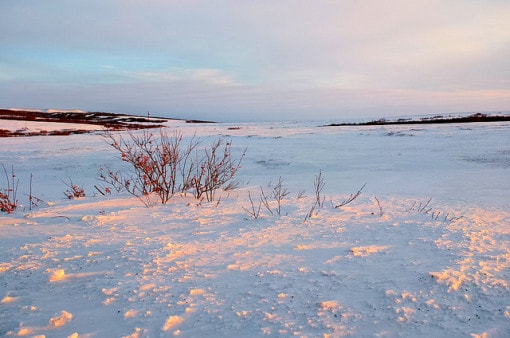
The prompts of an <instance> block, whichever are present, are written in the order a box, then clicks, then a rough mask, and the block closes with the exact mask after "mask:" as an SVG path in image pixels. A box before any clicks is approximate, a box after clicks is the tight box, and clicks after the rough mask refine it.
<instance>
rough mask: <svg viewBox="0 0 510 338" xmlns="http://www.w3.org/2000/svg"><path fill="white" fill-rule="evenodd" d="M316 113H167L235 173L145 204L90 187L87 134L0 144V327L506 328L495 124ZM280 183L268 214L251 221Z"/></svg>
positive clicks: (487, 333) (506, 137)
mask: <svg viewBox="0 0 510 338" xmlns="http://www.w3.org/2000/svg"><path fill="white" fill-rule="evenodd" d="M3 123H10V122H3ZM319 124H321V123H316V124H314V123H282V124H277V123H270V124H207V125H197V124H185V123H183V122H179V121H173V122H170V123H168V127H169V129H170V130H171V129H172V128H179V129H180V130H182V131H183V133H184V134H185V136H187V137H190V136H192V135H193V134H194V133H196V134H197V136H199V137H201V138H202V139H203V140H204V143H207V141H209V140H212V139H214V138H216V137H218V136H228V137H229V138H230V139H232V144H233V145H232V149H233V153H234V155H235V154H240V153H241V152H242V150H243V149H244V148H247V152H246V157H245V159H244V160H243V167H242V169H241V170H240V171H239V173H238V174H239V176H238V178H239V180H240V183H241V184H240V188H239V189H237V190H233V191H228V192H224V193H222V196H221V200H220V202H219V203H218V202H217V201H214V202H210V203H207V202H205V201H204V202H202V203H198V202H197V201H195V200H193V199H192V198H191V197H189V196H188V197H181V196H175V197H174V198H173V199H171V200H170V202H169V203H168V204H167V205H157V206H153V207H151V208H146V207H145V206H144V205H143V204H142V203H141V202H140V201H139V200H137V199H136V198H134V197H131V196H128V195H115V194H114V195H111V196H101V195H99V194H97V191H96V190H95V189H94V185H100V184H101V182H100V181H98V175H97V172H98V169H99V167H100V166H101V165H104V164H109V165H112V166H115V165H120V164H121V163H120V160H119V159H118V156H117V154H115V152H114V151H113V149H112V148H111V147H109V146H108V145H107V144H106V143H105V142H104V140H103V139H102V138H101V136H100V135H97V134H89V135H71V136H62V137H61V136H46V137H25V138H4V139H1V140H0V142H1V145H2V146H1V149H0V163H3V164H4V165H5V166H6V167H7V168H8V169H10V168H11V165H12V166H13V167H14V170H15V172H16V175H17V178H18V179H19V180H20V183H19V188H18V199H19V202H20V204H22V206H21V207H20V208H19V209H18V210H17V211H16V212H15V213H13V214H5V213H2V214H0V336H29V337H33V336H37V337H41V336H46V337H68V336H72V337H159V336H178V335H180V336H182V337H203V336H210V337H234V336H236V337H248V336H298V337H321V336H323V337H341V336H355V337H395V336H401V337H508V336H510V292H509V283H510V202H509V201H510V179H509V178H510V128H509V127H510V124H509V123H485V124H463V125H460V124H459V125H455V124H452V125H426V126H417V125H415V126H377V127H323V128H321V127H317V125H319ZM0 128H1V126H0ZM45 128H47V126H45ZM319 172H322V175H323V176H324V180H325V188H324V194H325V195H326V203H325V204H324V207H323V208H321V209H320V210H319V213H318V214H317V215H314V216H313V217H312V218H309V219H307V220H306V221H304V220H305V217H306V215H307V213H308V212H309V210H310V208H311V206H312V205H313V202H314V191H313V187H314V185H313V182H314V178H315V176H316V175H317V174H318V173H319ZM31 174H32V176H33V178H32V192H33V195H34V196H36V197H37V198H39V199H41V200H42V201H44V202H42V201H39V202H38V206H36V207H34V208H32V210H29V208H28V197H27V194H28V192H29V182H30V175H31ZM279 177H281V178H282V180H283V183H284V184H285V185H286V187H287V189H288V190H289V191H290V192H291V194H290V195H289V196H287V198H286V199H285V200H284V201H283V212H282V215H280V216H279V215H276V214H274V215H272V214H270V213H269V212H268V211H267V210H265V209H262V211H261V216H260V217H259V218H258V219H254V218H253V217H251V216H250V214H249V213H248V212H247V211H246V210H245V209H249V208H250V202H249V199H248V192H250V193H251V196H252V197H255V198H258V195H259V192H260V186H263V187H267V185H268V184H270V183H275V182H276V181H277V180H278V178H279ZM69 178H71V179H72V181H73V182H74V183H75V184H78V185H83V186H84V188H85V192H86V193H87V196H86V197H84V198H80V199H75V200H68V199H66V198H65V196H64V194H63V192H64V191H65V190H66V189H67V187H66V186H65V184H64V183H63V182H62V181H64V182H68V181H69ZM365 183H366V187H365V188H364V189H363V191H362V193H361V195H360V196H359V197H358V198H357V199H355V200H354V201H353V202H352V203H351V204H348V205H347V206H344V207H342V208H339V209H335V208H333V206H332V205H333V204H339V203H340V202H341V201H343V200H345V199H346V198H348V197H349V196H350V195H351V194H352V193H355V192H356V191H357V190H358V189H359V188H360V187H361V186H362V185H363V184H365ZM1 187H5V179H3V177H2V178H1V179H0V188H1ZM302 190H305V191H306V192H305V194H304V197H303V196H301V198H298V195H300V192H302ZM429 199H431V201H430V203H429V204H428V205H427V207H426V208H424V206H425V204H426V203H427V202H428V201H429ZM377 201H379V203H380V206H381V208H379V204H378V202H377ZM381 211H382V213H381Z"/></svg>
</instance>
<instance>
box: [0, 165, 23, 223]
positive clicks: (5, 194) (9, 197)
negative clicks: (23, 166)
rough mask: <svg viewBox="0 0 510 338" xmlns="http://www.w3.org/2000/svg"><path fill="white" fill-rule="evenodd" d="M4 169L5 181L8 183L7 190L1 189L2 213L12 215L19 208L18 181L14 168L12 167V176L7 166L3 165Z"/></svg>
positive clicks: (0, 203)
mask: <svg viewBox="0 0 510 338" xmlns="http://www.w3.org/2000/svg"><path fill="white" fill-rule="evenodd" d="M2 168H3V170H4V174H5V180H6V182H7V188H2V189H0V211H1V212H6V213H9V214H10V213H11V212H13V211H14V210H15V209H16V208H17V207H18V199H17V192H18V182H19V181H18V180H17V179H16V175H15V174H14V168H13V167H11V174H10V175H9V173H8V172H7V169H6V168H5V165H3V164H2Z"/></svg>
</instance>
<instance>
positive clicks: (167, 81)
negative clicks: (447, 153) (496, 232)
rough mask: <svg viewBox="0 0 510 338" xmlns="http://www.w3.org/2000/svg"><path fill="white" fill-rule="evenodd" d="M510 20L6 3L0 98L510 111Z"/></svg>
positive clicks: (472, 8) (465, 6)
mask: <svg viewBox="0 0 510 338" xmlns="http://www.w3.org/2000/svg"><path fill="white" fill-rule="evenodd" d="M509 17H510V2H508V1H498V0H486V1H479V0H443V1H439V0H430V1H418V0H388V1H376V0H360V1H300V0H292V1H291V0H282V1H256V2H254V1H242V0H241V1H239V0H236V1H233V0H232V1H221V2H211V1H162V0H161V1H150V2H147V1H135V0H130V1H125V0H123V1H121V0H103V1H96V0H91V1H86V2H85V1H84V2H70V1H65V0H50V1H45V2H44V3H43V2H41V3H39V2H33V1H13V2H2V3H1V4H0V44H2V46H3V47H5V51H6V52H3V53H2V55H0V90H1V91H0V100H1V101H2V102H6V103H8V104H9V105H10V106H13V105H20V106H22V105H30V106H34V105H35V106H36V105H42V104H47V105H51V102H56V103H58V102H63V103H65V104H66V106H67V107H70V108H81V109H89V108H88V107H97V108H94V109H102V110H106V109H110V108H111V109H117V110H118V109H122V110H125V111H127V112H136V111H137V110H139V109H146V108H143V107H147V108H148V109H152V110H158V111H161V112H168V114H173V113H174V112H177V113H179V114H183V115H185V114H189V115H190V117H193V116H191V115H193V114H198V115H207V114H209V115H212V114H221V115H222V116H227V115H228V114H230V115H231V116H232V118H237V117H241V118H243V116H242V115H240V116H237V115H234V114H243V112H246V114H247V118H248V117H249V118H251V117H252V116H254V115H256V116H260V117H261V118H266V117H272V118H274V117H275V116H276V117H278V116H281V117H282V118H288V117H295V118H299V117H300V116H304V114H305V113H307V112H308V113H309V114H315V116H324V117H335V116H338V117H342V116H344V115H346V114H351V115H355V114H364V115H368V114H371V115H374V114H383V113H384V114H392V113H394V112H397V113H403V114H405V113H406V112H409V113H429V112H437V111H439V112H441V111H444V110H448V111H466V110H467V111H470V110H480V109H486V110H508V109H510V108H508V107H510V99H508V96H505V95H506V94H508V91H509V90H510V61H509V60H510V21H509V20H508V18H509ZM38 93H44V95H39V94H38ZM28 94H30V95H28ZM27 98H32V100H33V102H26V103H25V102H24V101H23V100H27ZM73 102H75V104H76V105H80V106H79V107H72V106H73ZM99 105H102V107H103V108H101V107H98V106H99ZM151 107H152V108H151ZM43 108H44V107H43ZM298 113H299V114H300V115H296V114H298ZM210 118H211V119H214V116H210Z"/></svg>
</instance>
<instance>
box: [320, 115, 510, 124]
mask: <svg viewBox="0 0 510 338" xmlns="http://www.w3.org/2000/svg"><path fill="white" fill-rule="evenodd" d="M503 121H510V115H488V114H484V113H475V114H471V115H468V116H458V117H452V116H446V117H445V116H442V115H436V116H433V117H422V118H420V119H418V120H413V119H398V120H386V119H379V120H374V121H369V122H360V123H331V124H327V125H323V126H321V127H342V126H382V125H398V124H440V123H474V122H503Z"/></svg>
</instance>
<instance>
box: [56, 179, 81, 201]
mask: <svg viewBox="0 0 510 338" xmlns="http://www.w3.org/2000/svg"><path fill="white" fill-rule="evenodd" d="M62 182H63V183H64V184H65V185H66V186H67V189H66V191H64V195H65V196H66V197H67V198H69V199H70V200H72V199H75V198H80V197H85V196H86V194H85V189H83V187H80V186H78V185H76V184H74V183H73V181H72V180H71V179H69V182H65V181H62Z"/></svg>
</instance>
